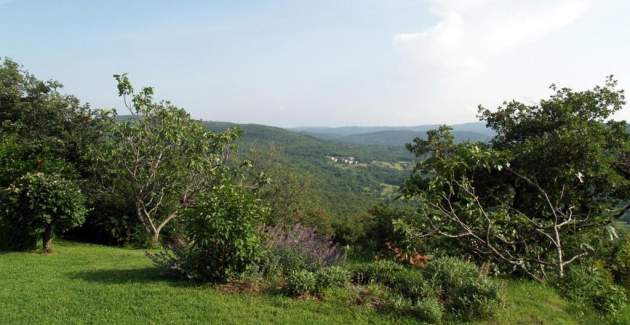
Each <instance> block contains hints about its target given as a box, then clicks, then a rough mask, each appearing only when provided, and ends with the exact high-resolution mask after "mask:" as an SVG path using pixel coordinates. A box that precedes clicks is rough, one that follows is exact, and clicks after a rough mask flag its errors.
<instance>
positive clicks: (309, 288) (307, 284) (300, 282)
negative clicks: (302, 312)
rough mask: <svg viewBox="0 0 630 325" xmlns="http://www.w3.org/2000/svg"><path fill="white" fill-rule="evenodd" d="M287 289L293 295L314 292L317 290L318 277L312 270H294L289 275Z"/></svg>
mask: <svg viewBox="0 0 630 325" xmlns="http://www.w3.org/2000/svg"><path fill="white" fill-rule="evenodd" d="M286 290H287V293H289V294H290V295H293V296H299V295H304V294H309V293H313V292H315V291H316V290H317V277H316V275H315V273H313V272H311V271H307V270H299V271H293V272H291V274H289V276H288V277H287V282H286Z"/></svg>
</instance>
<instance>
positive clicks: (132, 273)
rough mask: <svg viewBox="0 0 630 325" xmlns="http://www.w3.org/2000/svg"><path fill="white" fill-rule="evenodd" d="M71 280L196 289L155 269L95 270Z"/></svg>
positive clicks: (188, 283)
mask: <svg viewBox="0 0 630 325" xmlns="http://www.w3.org/2000/svg"><path fill="white" fill-rule="evenodd" d="M69 278H70V279H73V280H83V281H88V282H95V283H102V284H133V283H166V284H168V285H171V286H177V287H194V286H196V285H195V284H194V283H191V282H188V281H184V280H179V279H175V278H172V277H168V276H165V275H162V274H161V273H160V270H158V269H157V268H153V267H146V268H141V269H123V270H111V269H110V270H94V271H81V272H75V273H72V274H70V276H69Z"/></svg>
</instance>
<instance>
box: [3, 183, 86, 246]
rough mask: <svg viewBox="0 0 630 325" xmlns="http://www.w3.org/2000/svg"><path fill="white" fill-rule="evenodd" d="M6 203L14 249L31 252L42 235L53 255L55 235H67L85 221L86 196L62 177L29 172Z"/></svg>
mask: <svg viewBox="0 0 630 325" xmlns="http://www.w3.org/2000/svg"><path fill="white" fill-rule="evenodd" d="M5 195H6V196H5V197H3V200H2V210H3V214H4V218H3V219H4V221H3V223H6V224H8V225H9V228H10V229H11V232H12V234H10V237H11V238H10V239H9V240H12V241H13V240H15V242H14V243H12V244H11V243H10V245H7V246H10V248H13V249H28V248H32V247H34V246H35V245H36V243H37V241H36V238H37V237H36V236H37V235H38V234H39V235H41V236H42V242H43V250H44V252H45V253H50V252H52V240H53V236H54V234H55V232H64V231H66V230H68V229H70V228H73V227H76V226H78V225H81V224H82V223H83V222H84V221H85V215H86V213H87V209H86V207H85V196H84V195H83V194H82V193H81V190H80V189H79V187H78V186H77V185H76V184H75V183H74V182H72V181H70V180H67V179H65V178H63V177H61V176H59V175H55V174H44V173H39V172H38V173H28V174H26V175H24V176H22V177H20V178H18V179H17V180H16V181H15V182H14V183H13V184H12V185H11V186H9V188H8V189H7V191H6V193H5Z"/></svg>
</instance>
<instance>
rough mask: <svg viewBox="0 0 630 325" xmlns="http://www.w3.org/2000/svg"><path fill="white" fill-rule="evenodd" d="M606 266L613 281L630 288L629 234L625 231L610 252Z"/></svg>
mask: <svg viewBox="0 0 630 325" xmlns="http://www.w3.org/2000/svg"><path fill="white" fill-rule="evenodd" d="M607 268H608V269H609V270H610V271H611V272H612V274H613V276H614V278H615V282H616V283H618V284H620V285H621V286H623V287H624V288H626V289H630V234H629V233H628V232H625V233H624V235H623V237H621V238H620V239H619V240H618V242H617V243H616V245H615V246H614V248H613V249H612V251H611V252H610V256H609V261H608V263H607Z"/></svg>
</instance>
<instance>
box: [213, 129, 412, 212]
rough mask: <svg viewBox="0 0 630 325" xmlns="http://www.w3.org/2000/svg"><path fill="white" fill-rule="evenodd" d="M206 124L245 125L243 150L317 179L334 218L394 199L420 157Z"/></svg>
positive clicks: (316, 189) (398, 149)
mask: <svg viewBox="0 0 630 325" xmlns="http://www.w3.org/2000/svg"><path fill="white" fill-rule="evenodd" d="M204 123H205V125H206V126H207V127H208V128H209V129H211V130H215V131H219V130H224V129H227V128H230V127H238V128H240V129H241V130H242V132H243V134H242V136H241V138H240V140H239V141H238V144H239V149H238V153H239V155H240V156H241V157H243V158H247V159H251V160H254V161H256V162H257V163H256V164H255V165H257V166H261V165H262V166H263V167H262V168H263V169H270V168H279V169H283V170H285V171H286V172H287V173H295V174H298V175H300V177H306V178H307V179H309V180H311V182H312V184H311V186H310V192H311V193H313V194H314V195H315V196H316V197H315V198H314V199H315V200H317V201H319V203H320V205H321V208H323V209H324V210H325V212H326V213H328V214H330V215H331V217H333V218H344V217H348V216H350V215H354V214H357V213H362V212H365V211H366V210H367V209H368V208H369V207H371V206H373V205H374V204H375V203H377V202H378V201H379V200H382V199H385V198H387V197H390V196H391V194H393V193H394V189H395V188H396V187H398V186H399V185H400V184H401V182H402V180H403V179H404V178H405V177H406V176H407V175H408V174H409V172H410V169H411V166H412V162H413V160H414V158H413V155H412V154H411V153H409V152H408V151H407V150H406V149H405V147H404V145H396V146H383V145H361V144H351V143H339V142H336V141H332V140H324V139H320V138H316V137H314V136H311V135H308V134H302V133H298V132H293V131H290V130H286V129H282V128H277V127H271V126H264V125H257V124H233V123H226V122H204ZM411 140H412V138H408V139H407V142H410V141H411ZM333 157H334V158H335V159H337V161H336V162H335V161H334V160H333ZM348 158H353V163H352V164H349V163H344V162H343V160H344V159H346V160H347V159H348ZM261 160H266V161H261ZM270 165H275V166H270ZM273 181H274V179H273V177H272V182H273Z"/></svg>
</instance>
